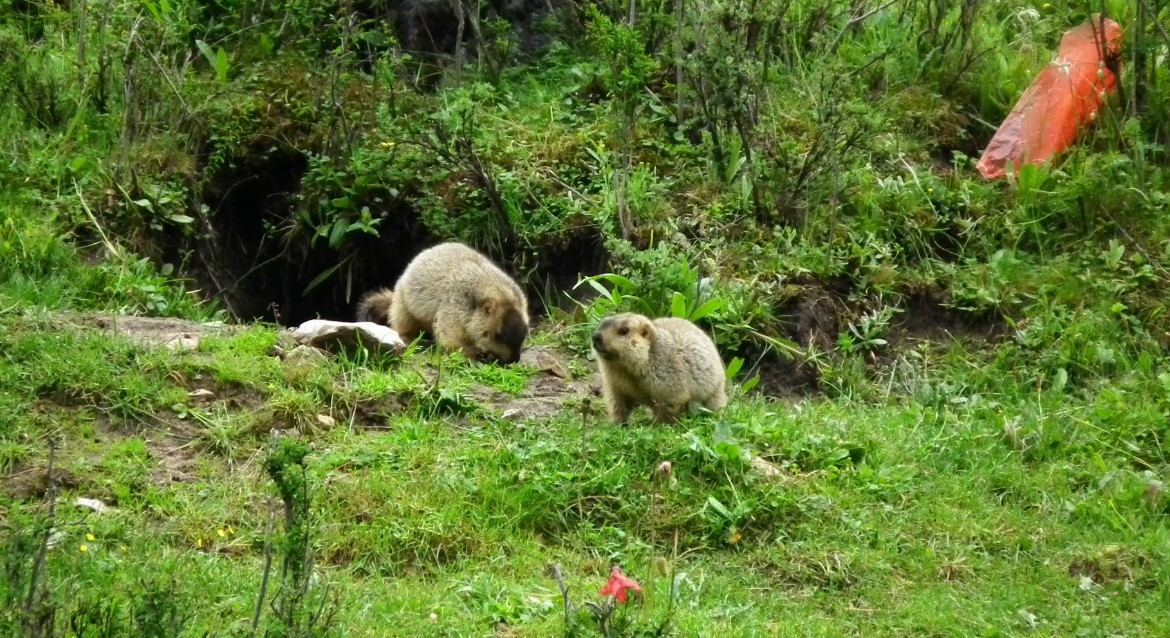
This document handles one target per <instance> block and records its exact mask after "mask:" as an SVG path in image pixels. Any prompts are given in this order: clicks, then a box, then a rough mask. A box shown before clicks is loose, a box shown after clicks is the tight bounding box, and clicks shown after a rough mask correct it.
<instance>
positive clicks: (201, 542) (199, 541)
mask: <svg viewBox="0 0 1170 638" xmlns="http://www.w3.org/2000/svg"><path fill="white" fill-rule="evenodd" d="M195 546H196V547H198V548H199V549H203V539H202V538H200V539H199V540H197V541H195Z"/></svg>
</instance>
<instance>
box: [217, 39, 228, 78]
mask: <svg viewBox="0 0 1170 638" xmlns="http://www.w3.org/2000/svg"><path fill="white" fill-rule="evenodd" d="M215 74H216V75H217V76H218V77H219V81H220V82H227V79H228V77H227V74H228V56H227V51H224V50H223V47H220V48H219V51H216V53H215Z"/></svg>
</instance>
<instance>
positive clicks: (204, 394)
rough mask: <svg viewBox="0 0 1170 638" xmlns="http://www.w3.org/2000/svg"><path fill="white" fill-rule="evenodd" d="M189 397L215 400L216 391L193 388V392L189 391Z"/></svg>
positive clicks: (198, 399)
mask: <svg viewBox="0 0 1170 638" xmlns="http://www.w3.org/2000/svg"><path fill="white" fill-rule="evenodd" d="M187 398H189V399H194V400H196V401H214V400H215V393H214V392H212V391H211V390H206V389H203V388H200V389H198V390H192V391H191V392H188V393H187Z"/></svg>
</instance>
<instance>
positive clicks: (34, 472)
mask: <svg viewBox="0 0 1170 638" xmlns="http://www.w3.org/2000/svg"><path fill="white" fill-rule="evenodd" d="M46 469H47V468H46V466H43V465H41V466H34V467H29V468H25V469H23V470H20V471H18V472H13V473H12V474H7V475H4V476H0V492H3V493H4V494H6V495H8V496H9V497H10V498H13V499H16V500H20V501H33V500H41V499H43V498H44V497H45V494H46V493H47V492H48V491H49V473H48V472H46V471H45V470H46ZM53 477H54V479H55V480H56V482H57V489H58V490H63V489H65V490H71V489H76V488H77V486H79V485H81V481H80V479H78V478H77V476H75V475H74V474H73V473H72V472H70V471H69V470H66V469H63V468H60V467H58V468H56V469H55V470H53Z"/></svg>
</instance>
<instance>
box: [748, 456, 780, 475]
mask: <svg viewBox="0 0 1170 638" xmlns="http://www.w3.org/2000/svg"><path fill="white" fill-rule="evenodd" d="M752 468H754V469H755V470H756V471H757V472H759V473H760V475H761V476H763V477H764V478H776V477H777V476H780V475H781V474H783V472H782V471H781V470H780V468H778V467H776V466H775V465H774V464H772V463H769V462H768V461H765V460H764V459H763V458H761V457H758V456H756V457H752Z"/></svg>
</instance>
